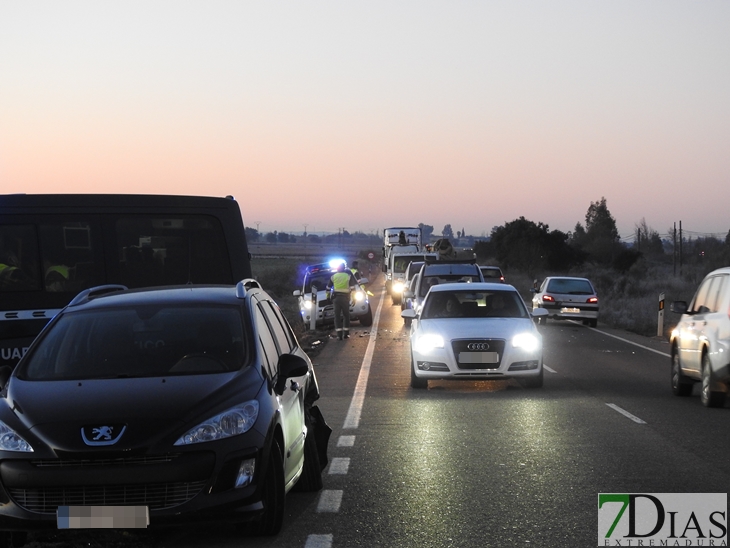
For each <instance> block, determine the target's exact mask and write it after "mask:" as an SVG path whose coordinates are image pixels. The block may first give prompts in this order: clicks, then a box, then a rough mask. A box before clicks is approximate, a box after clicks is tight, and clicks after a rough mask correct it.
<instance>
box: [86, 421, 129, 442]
mask: <svg viewBox="0 0 730 548" xmlns="http://www.w3.org/2000/svg"><path fill="white" fill-rule="evenodd" d="M126 429H127V426H126V425H124V424H104V425H99V426H84V427H83V428H82V429H81V438H82V439H83V440H84V443H85V444H86V445H114V444H115V443H117V442H118V441H119V438H121V437H122V434H124V431H125V430H126Z"/></svg>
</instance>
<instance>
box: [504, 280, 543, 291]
mask: <svg viewBox="0 0 730 548" xmlns="http://www.w3.org/2000/svg"><path fill="white" fill-rule="evenodd" d="M502 283H504V282H502ZM530 293H537V289H535V288H534V287H531V288H530Z"/></svg>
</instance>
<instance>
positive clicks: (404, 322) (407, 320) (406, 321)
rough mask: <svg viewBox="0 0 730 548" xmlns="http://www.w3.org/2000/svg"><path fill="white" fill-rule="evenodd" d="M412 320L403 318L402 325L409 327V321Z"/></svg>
mask: <svg viewBox="0 0 730 548" xmlns="http://www.w3.org/2000/svg"><path fill="white" fill-rule="evenodd" d="M412 320H413V318H403V324H404V325H405V326H406V327H410V326H411V321H412Z"/></svg>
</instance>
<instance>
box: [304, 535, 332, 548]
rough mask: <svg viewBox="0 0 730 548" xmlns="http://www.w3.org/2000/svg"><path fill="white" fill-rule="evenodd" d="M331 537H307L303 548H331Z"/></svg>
mask: <svg viewBox="0 0 730 548" xmlns="http://www.w3.org/2000/svg"><path fill="white" fill-rule="evenodd" d="M332 540H333V537H332V535H309V536H308V537H307V542H306V543H304V548H331V547H332Z"/></svg>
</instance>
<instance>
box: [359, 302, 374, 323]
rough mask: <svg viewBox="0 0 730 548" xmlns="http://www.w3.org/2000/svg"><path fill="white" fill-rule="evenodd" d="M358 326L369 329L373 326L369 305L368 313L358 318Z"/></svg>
mask: <svg viewBox="0 0 730 548" xmlns="http://www.w3.org/2000/svg"><path fill="white" fill-rule="evenodd" d="M360 325H362V326H363V327H370V326H371V325H373V310H372V309H371V308H370V305H369V304H368V311H367V312H366V313H365V315H363V316H360Z"/></svg>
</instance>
